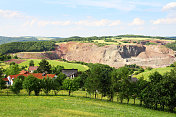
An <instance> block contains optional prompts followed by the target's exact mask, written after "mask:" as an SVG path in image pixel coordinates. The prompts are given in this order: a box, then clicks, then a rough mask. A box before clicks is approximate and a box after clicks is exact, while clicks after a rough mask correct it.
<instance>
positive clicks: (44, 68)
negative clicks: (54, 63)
mask: <svg viewBox="0 0 176 117" xmlns="http://www.w3.org/2000/svg"><path fill="white" fill-rule="evenodd" d="M37 71H38V72H39V73H44V72H47V73H51V65H50V64H49V62H48V61H47V60H46V59H42V60H41V62H40V63H39V67H38V69H37Z"/></svg>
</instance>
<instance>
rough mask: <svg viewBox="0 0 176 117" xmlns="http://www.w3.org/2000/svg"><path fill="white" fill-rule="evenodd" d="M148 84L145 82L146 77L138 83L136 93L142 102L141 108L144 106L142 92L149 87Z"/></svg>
mask: <svg viewBox="0 0 176 117" xmlns="http://www.w3.org/2000/svg"><path fill="white" fill-rule="evenodd" d="M147 84H148V82H147V81H146V80H144V77H140V78H139V80H138V81H137V83H136V85H137V86H136V87H137V90H136V93H137V98H138V99H139V100H140V106H142V101H143V100H144V99H143V94H142V90H143V89H145V87H146V86H147Z"/></svg>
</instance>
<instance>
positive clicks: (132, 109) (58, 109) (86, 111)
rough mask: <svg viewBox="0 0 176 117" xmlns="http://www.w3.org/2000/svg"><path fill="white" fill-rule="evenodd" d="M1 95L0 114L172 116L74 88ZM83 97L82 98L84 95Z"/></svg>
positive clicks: (31, 116)
mask: <svg viewBox="0 0 176 117" xmlns="http://www.w3.org/2000/svg"><path fill="white" fill-rule="evenodd" d="M24 94H25V90H23V92H22V95H19V96H16V95H13V94H11V95H10V96H5V95H3V96H2V91H1V93H0V117H6V116H13V117H21V116H28V117H39V116H42V117H43V116H44V117H175V114H174V113H169V112H163V111H156V110H151V109H147V108H144V107H140V106H139V105H133V104H132V102H130V104H128V105H127V104H125V103H124V104H119V103H117V102H108V101H106V100H105V99H104V100H100V99H92V98H88V97H87V98H86V97H85V96H86V92H85V91H76V92H74V93H72V96H67V92H66V91H60V92H59V95H58V96H54V95H50V96H45V95H44V94H43V95H42V94H41V95H42V96H41V95H40V96H33V95H32V96H25V95H24ZM83 96H84V97H83Z"/></svg>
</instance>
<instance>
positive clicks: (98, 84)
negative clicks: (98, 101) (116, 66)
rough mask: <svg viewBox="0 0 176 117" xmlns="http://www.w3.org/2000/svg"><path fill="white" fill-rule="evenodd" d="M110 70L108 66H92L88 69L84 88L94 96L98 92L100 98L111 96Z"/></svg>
mask: <svg viewBox="0 0 176 117" xmlns="http://www.w3.org/2000/svg"><path fill="white" fill-rule="evenodd" d="M111 71H112V68H111V67H109V66H108V65H102V64H94V65H92V66H91V67H90V72H89V73H88V78H87V79H86V83H85V87H86V89H87V91H88V92H89V93H93V94H95V98H96V94H97V92H100V93H101V94H102V96H106V95H108V94H111V92H110V91H111V89H110V85H111V81H110V80H109V78H110V75H111Z"/></svg>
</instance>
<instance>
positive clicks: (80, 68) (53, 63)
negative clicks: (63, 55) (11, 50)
mask: <svg viewBox="0 0 176 117" xmlns="http://www.w3.org/2000/svg"><path fill="white" fill-rule="evenodd" d="M30 60H33V61H34V64H35V66H38V65H39V63H40V61H41V59H27V60H26V61H24V62H22V63H20V64H19V65H20V66H25V65H26V66H29V61H30ZM47 61H48V62H49V63H50V64H51V66H56V65H61V66H64V68H65V69H72V68H74V69H78V71H86V70H87V69H89V68H88V67H87V66H86V65H81V64H76V63H67V62H63V61H58V60H47Z"/></svg>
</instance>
